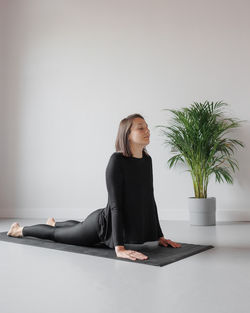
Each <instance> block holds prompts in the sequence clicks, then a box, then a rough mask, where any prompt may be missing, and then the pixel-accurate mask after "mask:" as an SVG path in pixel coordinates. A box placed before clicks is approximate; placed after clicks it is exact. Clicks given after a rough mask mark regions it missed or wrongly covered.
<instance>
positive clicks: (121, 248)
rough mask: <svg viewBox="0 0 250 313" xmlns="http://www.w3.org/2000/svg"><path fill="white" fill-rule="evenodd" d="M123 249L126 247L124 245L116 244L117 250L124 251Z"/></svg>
mask: <svg viewBox="0 0 250 313" xmlns="http://www.w3.org/2000/svg"><path fill="white" fill-rule="evenodd" d="M122 250H125V247H124V246H115V251H116V252H117V251H122Z"/></svg>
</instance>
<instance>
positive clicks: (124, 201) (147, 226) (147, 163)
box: [98, 151, 163, 248]
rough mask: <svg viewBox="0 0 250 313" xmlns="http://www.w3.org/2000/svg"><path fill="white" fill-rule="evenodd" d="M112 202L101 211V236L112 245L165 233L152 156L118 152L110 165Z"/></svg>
mask: <svg viewBox="0 0 250 313" xmlns="http://www.w3.org/2000/svg"><path fill="white" fill-rule="evenodd" d="M106 184H107V190H108V203H107V206H106V208H103V209H102V210H101V211H100V213H99V218H98V220H99V237H100V238H101V240H102V242H103V243H104V244H105V245H107V246H108V247H110V248H114V247H115V246H118V245H119V246H123V245H124V244H126V243H128V244H129V243H131V244H133V243H137V244H138V243H139V244H141V243H144V242H147V241H156V240H159V238H160V237H162V236H163V233H162V230H161V227H160V223H159V218H158V213H157V206H156V203H155V199H154V190H153V169H152V159H151V156H150V155H147V154H146V153H145V152H144V151H143V157H142V158H135V157H126V156H124V155H123V154H122V153H121V152H114V153H113V154H112V155H111V157H110V160H109V162H108V165H107V168H106Z"/></svg>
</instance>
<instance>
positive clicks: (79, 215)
mask: <svg viewBox="0 0 250 313" xmlns="http://www.w3.org/2000/svg"><path fill="white" fill-rule="evenodd" d="M94 210H95V209H92V210H87V209H83V208H72V209H70V210H66V209H60V208H52V209H50V208H43V209H0V218H17V219H18V218H20V219H22V218H23V219H33V218H34V219H35V218H38V219H39V218H41V219H46V218H48V217H54V218H56V219H76V220H84V219H85V218H86V217H87V216H88V214H90V213H91V212H92V211H94ZM66 211H68V212H67V214H65V212H66ZM158 215H159V219H160V220H177V221H178V220H180V221H188V220H189V212H188V209H186V210H158ZM216 221H225V222H240V221H242V222H248V221H250V210H218V209H217V210H216Z"/></svg>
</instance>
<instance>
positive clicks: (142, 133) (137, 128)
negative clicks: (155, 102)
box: [128, 117, 150, 146]
mask: <svg viewBox="0 0 250 313" xmlns="http://www.w3.org/2000/svg"><path fill="white" fill-rule="evenodd" d="M128 138H129V140H130V143H133V144H139V145H142V146H146V145H148V144H149V138H150V130H149V129H148V124H147V123H146V121H145V120H144V119H143V118H141V117H136V118H134V120H133V124H132V126H131V129H130V134H129V136H128Z"/></svg>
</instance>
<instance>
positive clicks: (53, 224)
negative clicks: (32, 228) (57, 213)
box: [46, 217, 56, 226]
mask: <svg viewBox="0 0 250 313" xmlns="http://www.w3.org/2000/svg"><path fill="white" fill-rule="evenodd" d="M55 223H56V221H55V219H54V218H53V217H49V218H48V220H47V222H46V224H48V225H50V226H55Z"/></svg>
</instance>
